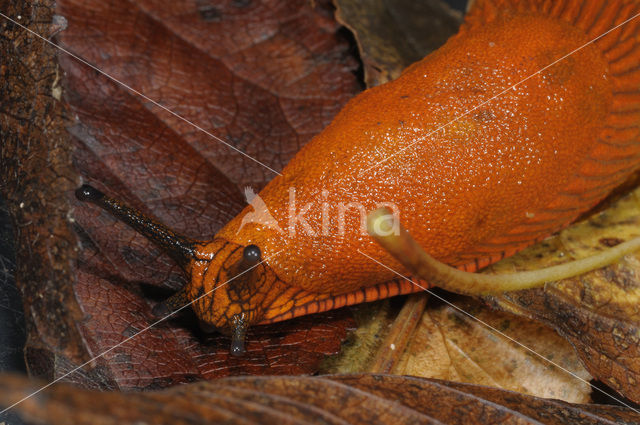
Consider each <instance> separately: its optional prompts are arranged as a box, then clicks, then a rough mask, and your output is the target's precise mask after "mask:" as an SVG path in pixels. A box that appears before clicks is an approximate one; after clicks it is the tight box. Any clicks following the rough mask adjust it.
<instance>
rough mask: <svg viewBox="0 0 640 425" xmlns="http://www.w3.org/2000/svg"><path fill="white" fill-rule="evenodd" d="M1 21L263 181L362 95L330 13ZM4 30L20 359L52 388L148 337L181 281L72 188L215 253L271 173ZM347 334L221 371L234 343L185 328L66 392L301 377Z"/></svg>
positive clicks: (174, 325) (307, 337) (7, 192)
mask: <svg viewBox="0 0 640 425" xmlns="http://www.w3.org/2000/svg"><path fill="white" fill-rule="evenodd" d="M0 10H2V12H3V13H6V14H8V15H9V16H11V17H13V18H15V19H18V20H19V22H21V23H22V24H24V25H27V26H28V27H30V28H32V29H33V30H34V31H36V32H37V33H39V34H42V35H43V36H45V37H50V36H51V35H52V34H54V33H57V41H58V42H59V43H60V44H61V45H63V46H64V47H65V48H67V49H68V50H70V51H71V52H73V53H74V54H77V55H79V56H80V57H82V58H84V59H85V60H87V61H89V62H90V63H91V64H93V65H95V66H97V67H98V68H100V69H102V70H104V71H106V72H107V73H109V74H111V75H113V76H114V77H115V78H117V79H120V80H122V81H123V82H125V83H126V84H129V85H130V86H131V87H133V88H134V89H136V90H139V91H141V92H143V93H144V94H145V95H147V96H149V97H150V98H152V99H154V100H156V101H158V102H160V103H161V104H163V105H166V106H167V107H168V108H170V109H172V110H173V111H175V112H177V113H178V114H181V115H183V116H184V117H185V118H186V119H188V120H190V121H192V122H194V123H196V124H197V125H199V126H201V127H202V128H204V129H205V130H207V131H210V132H211V133H213V134H216V135H217V136H219V137H222V138H224V139H226V140H227V141H228V142H229V143H231V144H232V145H233V146H235V147H236V148H238V149H240V150H243V151H246V152H247V153H248V154H250V155H252V156H254V157H257V158H258V160H259V161H261V162H263V163H265V164H266V165H268V166H269V167H271V168H273V169H280V168H281V167H282V166H283V165H284V164H285V163H286V162H287V161H288V159H289V158H290V157H291V156H292V155H293V154H294V153H295V152H296V151H297V150H298V149H299V148H300V146H302V145H303V144H304V143H305V142H306V141H308V140H309V139H310V138H311V136H312V135H313V134H315V133H316V132H318V131H319V130H320V129H322V128H323V127H324V126H325V125H326V124H327V123H328V122H329V121H330V120H331V118H332V117H333V115H334V114H335V113H336V112H337V111H338V110H339V109H340V108H341V106H342V105H343V104H344V103H345V102H346V100H347V99H349V98H350V97H351V96H352V95H353V94H354V93H355V92H356V91H358V90H359V85H358V83H357V82H356V79H355V76H354V75H353V73H352V71H353V70H354V68H355V66H356V62H355V61H354V60H353V58H352V57H351V56H350V55H349V45H348V43H347V42H346V41H345V40H344V39H342V38H341V37H340V36H339V35H337V31H338V29H339V26H338V25H337V24H336V23H335V21H334V19H333V14H332V13H333V11H332V9H331V6H330V4H328V3H327V2H326V1H321V2H315V6H312V5H311V4H310V3H309V2H307V1H305V0H296V1H291V2H285V3H283V2H279V1H272V0H264V1H261V2H258V1H255V2H236V1H232V2H227V3H225V4H220V5H214V4H210V3H206V2H205V3H203V2H196V3H185V2H173V1H166V0H155V1H152V0H145V1H140V2H135V3H131V2H125V1H112V2H103V1H95V0H61V1H58V2H57V3H56V5H55V8H54V5H53V2H49V1H44V2H38V3H34V2H29V1H18V2H9V1H0ZM54 14H57V15H56V17H54ZM18 17H19V18H18ZM0 25H1V31H2V34H3V37H2V38H1V39H0V52H1V53H0V54H2V57H3V61H2V66H1V68H0V74H1V78H2V81H3V84H2V89H3V109H2V112H1V113H0V119H1V120H2V129H3V142H4V143H3V145H2V146H1V147H0V152H1V154H0V155H1V158H2V161H1V167H2V168H1V170H0V171H1V175H2V181H3V183H4V184H3V185H2V191H3V195H4V196H6V197H7V199H8V201H9V204H10V205H9V206H10V209H11V212H12V214H13V217H14V220H15V222H16V224H17V227H16V228H17V229H18V231H17V238H18V270H17V272H16V278H17V282H18V284H19V285H20V286H21V288H22V290H23V293H24V295H25V298H24V301H25V306H26V311H28V315H27V319H28V329H29V340H28V342H27V347H26V358H27V363H28V366H29V369H30V371H31V373H32V374H34V375H37V376H42V377H46V378H48V379H52V378H54V377H58V376H61V375H62V374H64V373H65V372H67V371H69V370H71V369H72V368H74V367H75V366H77V365H79V364H81V363H83V362H84V361H86V360H88V359H89V358H91V357H93V356H94V355H97V354H99V353H102V352H103V351H105V350H106V349H108V348H111V347H113V346H114V345H115V344H118V343H121V342H123V341H125V340H126V339H127V338H128V337H130V336H132V335H134V334H136V332H138V331H140V330H142V329H144V328H145V327H147V326H148V325H149V324H150V323H152V322H153V321H154V320H155V319H154V317H153V316H152V315H151V314H150V308H151V307H152V306H153V305H154V303H155V302H157V301H158V300H159V299H161V298H162V297H164V296H166V295H167V294H168V293H169V292H170V291H171V290H172V289H175V288H176V287H178V286H179V285H181V284H182V283H183V279H184V278H183V277H182V273H181V272H180V270H179V268H178V267H177V266H176V265H175V264H174V262H173V261H171V260H170V259H169V258H168V257H167V256H165V255H163V254H161V253H160V251H159V250H158V249H157V248H156V247H155V246H153V245H151V244H150V243H148V242H147V241H145V240H144V239H143V238H142V237H140V236H138V235H136V234H135V232H133V231H132V230H131V229H129V228H127V227H126V226H124V225H122V224H120V223H116V222H115V221H114V220H113V219H112V218H111V217H109V216H107V215H106V214H104V213H102V212H100V211H98V210H97V209H96V208H94V207H92V206H88V205H83V204H79V203H78V202H77V201H75V200H74V199H73V195H72V193H73V190H74V189H75V188H76V187H78V186H79V184H80V182H81V180H82V181H90V182H93V183H94V184H96V185H97V186H98V187H100V188H101V189H103V190H104V191H105V192H107V193H109V194H110V195H112V196H115V197H118V198H120V199H123V200H124V201H125V202H128V203H130V204H132V205H134V206H136V207H138V208H139V209H141V210H142V211H144V212H146V213H149V214H152V215H154V216H156V217H157V218H159V219H160V220H161V221H164V222H165V223H167V224H168V225H169V226H171V227H174V228H176V230H178V231H179V232H182V233H184V234H186V235H188V236H191V237H196V238H208V237H211V236H212V235H213V234H214V233H215V232H216V230H217V229H219V228H220V227H221V226H222V225H223V224H224V223H225V222H226V221H227V220H229V219H230V218H231V217H233V215H234V214H235V213H236V212H237V211H238V210H239V209H240V208H241V207H242V206H243V205H244V199H243V196H242V186H243V185H245V184H250V185H252V186H253V187H254V189H255V190H256V191H257V190H259V189H260V187H261V186H263V185H264V184H265V183H266V181H268V180H269V179H270V178H271V177H272V176H273V175H274V174H273V173H272V172H271V171H269V170H267V169H265V168H264V167H262V166H260V165H259V164H257V163H255V162H253V161H251V160H249V159H247V158H246V157H243V156H241V155H239V154H237V153H236V152H234V151H233V150H230V149H229V148H228V147H225V146H224V145H223V144H221V143H220V142H219V141H216V140H214V139H212V138H210V137H209V136H207V135H205V134H203V133H202V132H199V131H197V130H196V129H194V128H193V127H192V126H190V125H188V124H187V123H185V122H183V121H180V120H179V119H178V118H177V117H175V116H174V115H171V114H169V113H167V112H166V111H163V110H162V109H160V108H158V107H157V106H154V105H153V104H151V103H150V102H149V101H148V100H145V99H142V98H141V97H140V96H137V95H135V94H133V93H131V92H130V91H128V90H126V89H124V88H123V87H122V86H120V85H118V84H116V83H114V82H113V81H110V80H108V79H107V78H105V77H104V76H103V75H100V74H99V73H97V72H96V71H94V70H92V69H91V68H89V67H87V66H86V65H84V64H80V63H79V62H78V61H76V60H75V59H73V58H70V57H69V56H67V55H65V54H63V53H61V52H60V51H57V50H55V49H54V48H53V47H51V46H48V45H47V44H46V43H44V42H43V41H42V40H40V39H38V38H37V37H36V36H34V35H31V34H29V33H27V32H26V31H25V30H24V29H21V28H19V27H18V26H16V25H14V24H11V23H9V22H7V21H6V20H4V19H3V20H2V21H1V22H0ZM5 57H6V58H8V59H7V60H6V61H5V60H4V58H5ZM58 99H62V101H67V102H68V104H63V103H61V102H59V101H58ZM68 117H70V118H69V119H68V120H65V118H68ZM72 164H73V165H72ZM74 208H75V209H74ZM78 257H79V258H78ZM77 259H78V260H79V261H78V262H77V263H76V260H77ZM350 323H351V320H350V318H349V313H348V312H347V311H339V312H331V313H328V314H327V315H323V316H317V317H313V318H304V319H302V320H300V321H293V322H287V323H286V324H282V325H277V326H274V327H268V328H255V329H254V330H253V331H252V333H251V334H250V335H249V341H248V349H249V353H248V356H246V357H245V358H243V359H229V356H228V347H229V340H228V338H226V337H222V336H219V335H213V336H206V335H203V334H202V333H201V332H200V331H199V330H198V328H197V325H196V323H195V322H194V320H193V318H192V317H190V316H189V315H184V316H182V317H181V318H178V319H175V320H170V321H167V322H165V323H163V324H161V325H159V326H157V327H154V328H153V329H151V330H149V331H147V332H145V333H143V334H141V335H139V336H136V337H135V338H134V339H132V340H131V341H128V342H126V343H125V344H123V345H122V346H120V347H118V348H116V349H114V350H113V351H111V352H109V353H108V354H106V355H105V356H104V358H101V359H98V360H96V361H95V362H94V363H92V364H91V365H90V366H89V367H88V368H87V369H86V370H84V371H78V372H77V373H74V374H73V375H72V376H70V377H68V378H69V379H70V380H73V381H75V382H79V383H82V384H83V385H86V386H96V387H100V388H120V389H140V388H155V387H162V386H167V385H171V384H175V383H180V382H185V381H190V380H193V379H198V378H203V377H204V378H211V377H214V376H220V375H227V374H239V373H309V372H312V371H314V370H315V364H316V363H317V362H318V361H319V360H320V359H321V358H323V357H324V356H325V355H326V354H328V353H334V352H336V351H337V350H338V349H339V345H340V340H341V339H342V338H343V337H344V335H345V333H346V329H345V328H346V327H349V326H350Z"/></svg>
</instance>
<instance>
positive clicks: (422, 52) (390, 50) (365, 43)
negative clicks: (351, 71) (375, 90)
mask: <svg viewBox="0 0 640 425" xmlns="http://www.w3.org/2000/svg"><path fill="white" fill-rule="evenodd" d="M334 3H335V5H336V8H337V13H336V17H337V19H338V21H339V22H340V23H342V24H343V25H345V26H346V27H347V28H349V29H350V30H351V31H353V33H354V35H355V37H356V40H357V41H358V46H359V47H360V57H361V59H362V63H363V66H364V74H365V83H366V84H367V87H373V86H377V85H380V84H383V83H385V82H387V81H390V80H393V79H395V78H396V77H398V76H399V75H400V73H401V72H402V71H403V70H404V69H405V68H406V67H407V66H409V65H411V64H412V63H413V62H416V61H418V60H420V59H422V58H423V57H425V56H426V55H427V54H429V53H431V52H432V51H433V50H435V49H437V48H438V47H440V46H441V45H442V44H443V43H444V42H445V41H446V40H447V39H448V38H449V37H450V36H452V35H454V34H455V33H456V32H457V31H458V27H459V26H460V23H461V22H462V14H461V13H460V12H458V11H456V10H453V9H451V8H450V7H449V6H448V5H447V4H446V3H445V2H444V1H442V0H426V1H425V0H423V1H413V0H408V1H398V0H334ZM425 29H428V31H425Z"/></svg>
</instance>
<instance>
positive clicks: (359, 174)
mask: <svg viewBox="0 0 640 425" xmlns="http://www.w3.org/2000/svg"><path fill="white" fill-rule="evenodd" d="M638 16H640V12H639V13H636V14H635V15H633V16H632V17H630V18H629V19H627V20H626V21H624V22H622V23H620V24H618V25H616V26H615V27H613V28H611V29H610V30H608V31H607V32H605V33H603V34H600V35H599V36H597V37H596V38H594V39H592V40H590V41H588V42H586V43H585V44H583V45H582V46H580V47H578V48H576V49H574V50H572V51H571V52H569V53H567V54H566V55H564V56H563V57H561V58H560V59H556V60H555V61H553V62H552V63H550V64H549V65H547V66H545V67H544V68H541V69H539V70H538V71H536V72H534V73H533V74H531V75H529V76H528V77H526V78H524V79H522V80H520V81H518V82H517V83H515V84H514V85H512V86H510V87H507V88H506V89H504V90H502V91H501V92H500V93H498V94H496V95H494V96H493V97H491V98H489V99H488V100H485V101H484V102H482V103H481V104H479V105H477V106H474V107H473V108H471V109H469V110H468V111H466V112H464V113H463V114H461V115H458V116H457V117H455V118H454V119H452V120H451V121H449V122H447V123H446V124H443V125H441V126H440V127H438V128H436V129H435V130H433V131H430V132H429V133H427V134H426V135H425V136H423V137H419V138H418V139H417V140H414V141H413V142H411V143H410V144H408V145H407V146H405V147H403V148H401V149H398V150H397V151H396V152H394V153H392V154H391V155H389V156H387V157H386V158H385V159H382V160H380V161H378V162H376V163H375V164H373V165H372V166H370V167H369V168H366V169H364V170H361V171H360V172H359V173H358V177H360V176H362V175H363V174H364V173H366V172H367V171H369V170H371V169H372V168H375V167H377V166H378V165H380V164H382V163H383V162H386V161H388V160H389V159H391V158H393V157H394V156H396V155H399V154H400V153H402V152H404V151H405V150H407V149H409V148H410V147H411V146H414V145H415V144H417V143H420V142H422V141H424V140H425V139H427V138H428V137H430V136H431V135H432V134H434V133H437V132H438V131H440V130H442V129H444V128H446V127H448V126H449V125H451V124H453V123H454V122H456V121H458V120H459V119H461V118H464V117H466V116H467V115H469V114H470V113H471V112H473V111H475V110H476V109H478V108H481V107H482V106H484V105H486V104H487V103H489V102H491V101H492V100H494V99H496V98H498V97H500V96H502V95H503V94H505V93H506V92H508V91H509V90H513V89H515V88H516V87H518V86H519V85H521V84H522V83H524V82H525V81H528V80H530V79H531V78H533V77H535V76H536V75H538V74H540V73H541V72H543V71H545V70H546V69H548V68H550V67H552V66H553V65H555V64H557V63H558V62H561V61H563V60H565V59H566V58H568V57H569V56H571V55H573V54H574V53H576V52H578V51H580V50H582V49H584V48H585V47H587V46H588V45H590V44H592V43H595V42H596V41H598V40H599V39H601V38H602V37H604V36H605V35H607V34H609V33H610V32H611V31H615V30H616V29H618V28H620V27H621V26H623V25H625V24H627V23H629V22H631V21H633V20H634V19H636V18H637V17H638Z"/></svg>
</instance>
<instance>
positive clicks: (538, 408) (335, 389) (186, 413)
mask: <svg viewBox="0 0 640 425" xmlns="http://www.w3.org/2000/svg"><path fill="white" fill-rule="evenodd" d="M0 381H1V382H3V385H2V388H1V389H0V406H10V405H11V404H12V403H15V401H17V400H19V399H21V398H23V397H26V396H28V395H29V394H31V393H33V392H34V391H35V390H37V389H38V388H39V385H40V384H39V383H38V382H34V381H31V380H28V379H26V378H24V377H20V376H12V375H4V376H0ZM14 409H15V411H14V412H17V413H18V414H19V415H20V416H22V417H23V418H24V419H25V420H27V421H31V422H36V423H40V424H46V425H57V424H67V423H75V424H78V425H82V424H95V423H101V424H112V423H113V424H139V423H149V424H172V425H178V424H192V425H195V424H208V423H213V422H222V421H224V423H227V424H236V423H237V424H241V423H260V424H282V423H296V424H313V423H324V424H345V423H351V424H380V425H382V424H399V425H400V424H410V423H421V424H471V425H473V424H502V425H509V424H540V423H544V424H574V425H583V424H585V425H586V424H614V423H616V424H637V423H638V422H639V421H640V414H639V413H637V412H634V411H632V410H630V409H625V408H621V407H615V406H602V405H579V404H570V403H565V402H561V401H557V400H550V399H541V398H536V397H531V396H526V395H522V394H518V393H514V392H511V391H504V390H498V389H494V388H489V387H484V386H477V385H468V384H456V383H451V382H446V381H439V380H432V379H422V378H412V377H402V376H393V375H329V376H321V377H293V376H285V377H239V378H224V379H219V380H216V381H208V382H198V383H192V384H187V385H182V386H177V387H173V388H169V389H165V390H161V391H151V392H143V393H121V392H97V391H94V390H85V389H79V388H76V387H73V386H71V385H68V384H56V385H53V386H51V387H49V388H47V389H45V390H43V391H42V392H40V393H38V394H35V395H34V396H33V397H30V398H28V399H26V400H25V401H23V402H21V403H19V404H18V405H16V406H15V407H14Z"/></svg>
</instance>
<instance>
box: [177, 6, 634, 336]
mask: <svg viewBox="0 0 640 425" xmlns="http://www.w3.org/2000/svg"><path fill="white" fill-rule="evenodd" d="M639 12H640V2H638V1H635V0H634V1H632V0H626V1H625V0H617V1H601V0H582V1H578V0H547V1H544V0H538V1H534V0H528V1H523V0H484V1H483V0H478V1H476V4H475V5H474V8H473V9H472V11H471V12H470V13H469V14H468V16H467V18H466V21H465V23H464V25H463V26H462V28H461V30H460V32H459V34H457V35H456V36H454V37H452V38H451V39H450V40H449V41H448V42H447V43H446V44H445V45H444V46H443V47H442V48H441V49H439V50H438V51H436V52H434V53H432V54H431V55H429V56H427V57H426V58H425V59H423V60H422V61H420V62H418V63H416V64H414V65H412V66H411V67H409V68H408V69H407V70H406V71H405V72H404V73H403V74H402V75H401V76H400V77H399V78H398V79H397V80H395V81H392V82H390V83H387V84H384V85H382V86H379V87H375V88H372V89H369V90H367V91H365V92H363V93H362V94H360V95H359V96H357V97H355V98H354V99H352V100H351V101H350V102H349V103H348V104H347V105H346V106H345V108H344V109H343V110H342V111H341V112H340V113H339V114H338V115H337V116H336V118H335V119H334V121H333V122H332V123H331V124H330V125H329V126H328V127H327V128H326V129H325V130H324V131H323V132H322V133H320V134H319V135H318V136H316V137H315V138H314V139H313V140H312V141H311V142H309V143H308V144H307V145H306V146H305V147H304V148H303V149H302V150H301V151H300V152H299V153H298V154H297V155H296V156H295V158H293V160H292V161H291V162H290V163H289V164H288V165H287V166H286V168H285V169H284V170H283V171H282V176H278V177H276V178H275V179H274V180H273V181H271V182H270V183H269V184H268V185H267V186H266V187H265V188H264V189H263V190H262V191H261V192H260V193H259V196H260V198H261V200H262V201H263V202H264V205H266V208H267V209H268V213H269V214H270V215H271V216H270V219H271V218H272V219H273V220H275V222H276V223H277V224H278V226H279V228H278V226H273V225H265V224H264V223H265V220H259V219H258V220H256V219H252V220H248V219H247V218H248V217H254V218H255V216H256V214H258V213H259V212H258V211H256V210H255V209H254V207H253V206H248V207H247V208H246V209H245V210H244V211H242V212H241V213H240V214H239V215H238V216H237V217H236V218H235V219H233V220H232V221H231V222H229V223H228V224H227V225H226V226H225V227H224V228H223V229H222V230H221V231H220V232H219V233H218V234H217V235H216V237H215V238H214V239H213V240H212V241H210V242H198V243H197V244H196V245H195V248H194V252H195V255H194V257H193V259H192V260H191V262H190V263H189V265H188V266H187V267H185V270H187V272H189V273H191V281H190V282H189V283H188V284H187V286H186V287H185V289H184V294H185V295H186V298H187V299H189V300H196V301H195V302H194V305H193V307H194V310H195V312H196V314H197V315H198V316H199V318H200V319H201V320H202V321H204V322H206V323H208V324H210V325H213V326H215V327H217V328H219V329H225V328H230V327H232V323H233V321H234V320H237V318H239V317H241V318H242V319H243V323H246V324H249V325H251V324H259V323H271V322H276V321H279V320H284V319H288V318H290V317H294V316H298V315H302V314H307V313H314V312H318V311H323V310H328V309H331V308H336V307H340V306H343V305H348V304H355V303H358V302H362V301H372V300H374V299H379V298H384V297H387V296H391V295H396V294H400V293H409V292H416V291H419V290H421V289H420V288H417V287H414V286H412V285H411V284H410V283H408V282H405V281H400V280H393V279H394V278H395V277H396V276H394V274H393V273H392V272H391V271H389V270H387V269H385V268H383V267H381V266H380V265H379V264H376V263H375V262H373V261H371V260H370V259H369V258H367V257H366V256H365V255H362V253H364V254H366V255H368V256H371V257H373V258H376V259H378V260H379V261H381V262H382V263H384V264H387V265H388V266H389V267H391V268H393V269H396V270H403V269H402V267H401V266H400V265H399V263H398V262H397V261H396V260H394V259H393V258H392V257H391V256H390V255H389V254H388V253H386V252H385V251H384V250H383V249H382V248H381V247H380V246H379V245H377V244H376V243H375V241H374V240H373V239H372V238H371V237H369V236H368V235H367V234H366V231H365V226H363V225H362V219H363V216H364V214H365V213H367V212H370V211H372V210H374V209H376V208H377V207H378V206H380V205H381V204H386V205H391V206H392V208H394V209H395V210H396V211H397V212H398V213H399V217H400V220H401V221H402V223H403V224H404V226H405V227H406V228H407V229H408V231H409V233H410V234H411V236H412V237H413V238H415V240H416V241H418V242H419V243H420V245H421V246H422V247H423V248H424V249H425V251H426V252H428V253H429V254H431V255H432V256H433V257H435V258H437V259H438V260H441V261H443V262H446V263H448V264H450V265H453V266H455V267H458V268H461V269H464V270H467V271H475V270H477V269H479V268H482V267H484V266H486V265H488V264H491V263H493V262H495V261H498V260H500V259H501V258H504V257H506V256H509V255H512V254H514V253H515V252H517V251H518V250H521V249H522V248H524V247H526V246H527V245H530V244H532V243H534V242H535V241H538V240H540V239H542V238H544V237H546V236H548V235H550V234H551V233H553V232H555V231H557V230H559V229H561V228H562V227H564V226H566V225H568V224H569V223H570V222H571V221H573V220H575V219H576V218H577V217H578V216H579V215H580V214H581V213H583V212H585V211H586V210H588V209H589V208H590V207H592V206H594V205H595V204H596V203H597V202H598V201H600V200H601V199H602V198H603V197H605V196H606V195H607V194H608V193H609V192H610V191H611V189H613V188H614V187H616V186H617V185H619V184H621V183H622V182H623V181H624V180H625V179H626V178H627V177H628V176H629V175H630V174H631V173H632V172H633V171H634V170H636V169H637V168H638V164H639V161H638V160H639V155H640V143H638V140H639V138H638V133H639V131H640V128H639V124H640V91H639V89H640V66H638V61H639V60H640V47H639V46H640V45H639V44H638V43H639V42H638V40H639V37H640V35H639V30H638V28H639V27H640V19H637V20H633V21H631V22H629V23H627V24H625V25H624V26H622V27H621V28H619V29H616V30H614V31H611V32H610V33H609V34H607V35H605V36H603V37H601V38H599V39H597V40H596V41H595V42H593V43H589V42H590V41H592V40H593V39H595V38H596V37H598V36H600V35H602V34H603V33H604V32H606V31H608V30H610V29H611V28H613V27H614V26H615V25H617V24H620V23H622V22H623V21H624V20H626V19H628V18H630V17H632V16H633V15H635V14H636V13H639ZM582 46H584V47H582ZM581 47H582V48H581ZM578 48H580V49H579V50H577V51H576V49H578ZM566 55H568V56H566ZM565 56H566V57H565ZM555 61H558V62H557V63H554V62H555ZM552 63H554V64H553V65H550V64H552ZM549 65H550V66H549ZM523 80H524V81H523ZM516 84H517V85H516ZM513 85H516V86H515V87H514V88H512V89H510V87H511V86H513ZM496 95H497V96H496ZM457 117H459V118H458V119H456V118H457ZM262 213H263V215H264V211H262ZM258 215H259V214H258ZM263 218H264V217H263ZM273 220H267V221H268V222H269V223H271V224H272V223H273ZM261 223H262V224H261ZM253 245H255V246H257V247H259V249H260V250H261V252H262V259H263V260H264V261H263V262H260V263H258V264H257V265H255V266H254V268H253V269H251V270H250V271H249V272H247V273H245V274H244V275H243V276H241V277H240V278H237V279H234V280H232V281H229V282H227V281H228V280H229V279H230V278H232V277H233V276H235V275H236V274H237V271H238V267H237V264H239V263H241V262H242V261H241V259H242V255H243V254H242V253H243V248H244V247H247V246H253ZM216 288H217V289H216ZM214 289H215V290H214ZM209 291H212V292H211V293H210V294H207V295H205V296H203V297H202V298H199V297H201V296H202V295H203V294H206V293H208V292H209ZM234 318H235V319H234Z"/></svg>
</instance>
